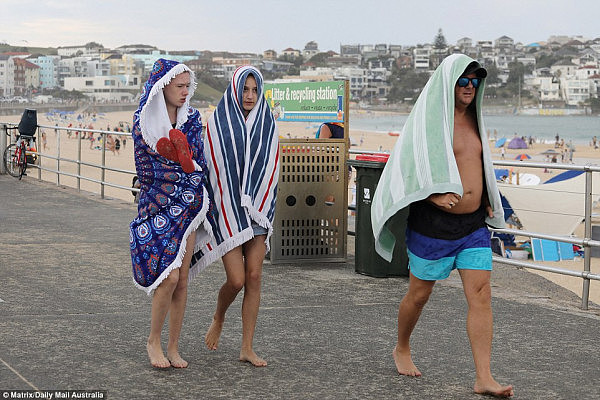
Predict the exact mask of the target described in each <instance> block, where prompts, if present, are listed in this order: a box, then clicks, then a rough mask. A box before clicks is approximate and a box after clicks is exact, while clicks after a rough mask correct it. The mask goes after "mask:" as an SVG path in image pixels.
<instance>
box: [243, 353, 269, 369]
mask: <svg viewBox="0 0 600 400" xmlns="http://www.w3.org/2000/svg"><path fill="white" fill-rule="evenodd" d="M240 361H242V362H249V363H250V364H252V365H254V366H255V367H266V366H267V362H266V361H265V360H263V359H262V358H260V357H259V356H257V355H256V353H255V352H254V351H252V350H250V351H244V350H242V351H240Z"/></svg>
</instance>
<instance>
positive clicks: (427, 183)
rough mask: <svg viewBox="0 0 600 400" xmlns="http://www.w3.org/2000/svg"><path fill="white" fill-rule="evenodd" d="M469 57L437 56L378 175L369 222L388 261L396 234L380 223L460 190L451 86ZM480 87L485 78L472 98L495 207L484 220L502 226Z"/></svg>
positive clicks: (500, 206)
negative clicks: (431, 198)
mask: <svg viewBox="0 0 600 400" xmlns="http://www.w3.org/2000/svg"><path fill="white" fill-rule="evenodd" d="M473 61H475V60H473V59H472V58H470V57H467V56H465V55H463V54H454V55H451V56H449V57H447V58H445V59H444V61H442V63H441V64H440V65H439V67H438V68H437V69H436V70H435V72H434V73H433V75H432V76H431V78H429V81H428V82H427V84H426V85H425V88H424V89H423V91H422V92H421V94H420V95H419V98H418V99H417V101H416V103H415V106H414V107H413V109H412V111H411V113H410V115H409V116H408V119H407V121H406V123H405V125H404V128H403V129H402V133H401V135H400V137H399V138H398V141H397V142H396V145H395V146H394V149H393V151H392V153H391V155H390V158H389V160H388V161H387V164H386V166H385V168H384V170H383V172H382V174H381V178H380V180H379V183H378V185H377V189H376V191H375V195H374V196H373V204H372V206H371V223H372V227H373V234H374V236H375V249H376V251H377V252H378V253H379V254H380V255H381V256H382V257H383V258H384V259H386V260H388V261H391V259H392V253H393V250H394V245H395V241H396V239H395V237H394V235H393V234H392V233H391V231H390V230H389V229H388V227H386V226H385V224H386V223H387V222H388V220H390V218H391V217H392V216H393V215H394V214H396V213H397V212H398V211H399V210H401V209H403V208H405V207H407V206H408V205H409V204H411V203H413V202H416V201H419V200H422V199H425V198H427V197H428V196H429V195H431V194H433V193H447V192H453V193H458V194H459V195H461V196H462V194H463V187H462V184H461V180H460V175H459V172H458V167H457V165H456V159H455V158H454V151H453V147H452V142H453V135H454V87H455V84H456V81H457V80H458V78H459V77H460V76H461V75H462V74H463V72H464V71H465V69H466V68H467V66H468V65H469V64H470V63H471V62H473ZM484 86H485V79H484V80H483V81H482V82H481V84H480V86H479V88H478V89H477V93H476V97H475V100H474V102H475V106H476V110H477V123H478V127H479V135H480V138H481V144H482V147H483V174H484V178H485V182H486V186H487V187H486V190H487V195H488V198H489V200H490V203H491V206H492V210H493V212H494V217H493V218H489V217H486V223H488V224H489V225H491V226H493V227H498V228H500V227H503V226H504V216H503V210H502V203H501V201H500V194H499V192H498V188H497V187H496V177H495V174H494V167H493V164H492V158H491V153H490V149H489V146H488V139H487V136H486V133H485V132H486V130H485V126H484V124H483V118H482V113H481V102H482V99H483V91H484Z"/></svg>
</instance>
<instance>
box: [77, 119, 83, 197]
mask: <svg viewBox="0 0 600 400" xmlns="http://www.w3.org/2000/svg"><path fill="white" fill-rule="evenodd" d="M82 135H83V131H81V132H79V135H77V191H78V192H81V178H80V177H81V136H82Z"/></svg>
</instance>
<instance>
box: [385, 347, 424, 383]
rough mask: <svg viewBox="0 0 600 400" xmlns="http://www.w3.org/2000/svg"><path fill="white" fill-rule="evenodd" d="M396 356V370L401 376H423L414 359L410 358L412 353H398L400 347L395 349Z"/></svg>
mask: <svg viewBox="0 0 600 400" xmlns="http://www.w3.org/2000/svg"><path fill="white" fill-rule="evenodd" d="M392 355H393V356H394V362H395V363H396V369H397V370H398V373H399V374H400V375H406V376H421V371H419V369H418V368H417V366H416V365H415V364H414V363H413V361H412V357H411V356H410V352H409V353H408V354H405V353H400V352H399V351H398V346H397V345H396V347H394V351H393V352H392Z"/></svg>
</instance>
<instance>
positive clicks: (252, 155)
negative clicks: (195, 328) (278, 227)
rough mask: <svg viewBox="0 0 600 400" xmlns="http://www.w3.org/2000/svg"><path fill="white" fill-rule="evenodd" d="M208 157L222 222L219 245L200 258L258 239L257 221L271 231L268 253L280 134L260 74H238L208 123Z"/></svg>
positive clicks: (251, 71)
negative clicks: (253, 87)
mask: <svg viewBox="0 0 600 400" xmlns="http://www.w3.org/2000/svg"><path fill="white" fill-rule="evenodd" d="M249 74H252V75H253V76H254V79H255V80H256V84H257V88H258V100H257V103H256V105H255V106H254V108H253V109H252V111H250V113H249V114H248V117H247V118H244V114H243V112H242V104H243V101H242V95H243V90H244V83H245V82H246V78H247V77H248V75H249ZM204 152H205V157H206V160H207V162H208V165H209V180H210V183H211V190H212V195H213V198H214V202H215V208H216V211H217V213H218V220H217V228H216V229H215V231H214V240H211V241H210V242H209V243H208V245H207V246H206V248H204V249H203V250H202V251H201V252H199V253H196V255H195V257H194V258H196V257H204V258H205V259H214V258H215V257H222V256H223V255H224V254H226V253H227V252H228V251H230V250H232V249H233V248H235V247H237V246H240V245H242V244H243V243H245V242H247V241H248V240H250V239H252V238H253V237H254V233H253V229H252V223H253V222H254V223H255V224H258V225H260V226H262V227H263V228H265V229H266V230H267V238H266V245H267V251H268V249H269V238H270V237H271V234H272V233H273V227H272V223H273V217H274V214H275V199H276V195H277V181H278V179H279V135H278V131H277V126H276V125H275V119H274V118H273V114H272V113H271V109H270V108H269V105H268V104H267V101H266V99H265V97H264V92H263V77H262V75H261V73H260V72H259V71H258V70H257V69H255V68H253V67H250V66H243V67H240V68H238V69H237V70H236V71H235V73H234V74H233V77H232V79H231V82H230V84H229V87H228V88H227V90H226V91H225V94H224V95H223V98H222V99H221V101H220V102H219V104H218V105H217V108H216V109H215V111H214V113H213V114H212V115H211V116H210V118H209V119H208V125H207V130H206V135H205V138H204Z"/></svg>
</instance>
